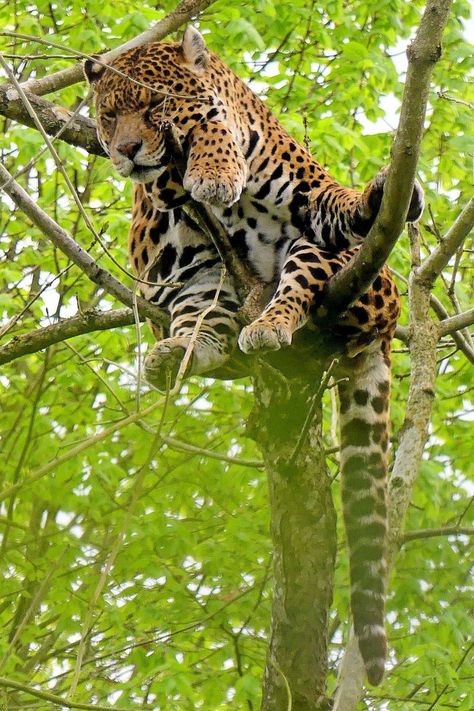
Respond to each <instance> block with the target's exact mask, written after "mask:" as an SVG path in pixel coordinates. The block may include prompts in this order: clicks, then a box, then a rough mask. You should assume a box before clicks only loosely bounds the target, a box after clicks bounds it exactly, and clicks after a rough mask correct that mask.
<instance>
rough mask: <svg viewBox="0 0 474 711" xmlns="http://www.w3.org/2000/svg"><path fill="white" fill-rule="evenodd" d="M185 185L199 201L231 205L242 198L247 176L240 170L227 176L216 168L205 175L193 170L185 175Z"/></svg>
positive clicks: (217, 204)
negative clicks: (219, 172)
mask: <svg viewBox="0 0 474 711" xmlns="http://www.w3.org/2000/svg"><path fill="white" fill-rule="evenodd" d="M183 185H184V188H185V190H187V191H188V192H189V193H190V194H191V197H192V198H193V199H194V200H197V202H204V203H207V204H209V205H216V206H219V205H225V206H226V207H229V206H230V205H233V204H234V202H237V200H238V199H239V198H240V196H241V194H242V190H243V189H244V187H245V177H244V175H243V174H241V173H240V172H239V173H238V174H237V175H228V176H227V175H224V174H218V172H217V171H215V170H214V171H213V170H208V171H206V173H205V175H204V174H201V173H200V172H198V171H195V170H194V171H193V170H191V171H189V172H187V173H186V175H185V176H184V180H183Z"/></svg>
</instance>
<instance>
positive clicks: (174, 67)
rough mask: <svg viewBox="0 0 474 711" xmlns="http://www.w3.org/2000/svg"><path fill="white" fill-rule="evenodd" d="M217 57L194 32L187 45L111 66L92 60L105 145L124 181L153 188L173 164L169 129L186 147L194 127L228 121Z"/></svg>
mask: <svg viewBox="0 0 474 711" xmlns="http://www.w3.org/2000/svg"><path fill="white" fill-rule="evenodd" d="M214 59H217V58H215V57H214V56H213V55H211V54H210V53H209V52H208V50H207V48H206V45H205V43H204V40H203V38H202V36H201V35H200V34H199V32H198V31H197V30H195V29H194V28H193V27H188V28H187V30H186V32H185V34H184V38H183V41H182V43H181V44H179V43H174V44H165V43H153V44H149V45H144V46H142V47H138V48H136V49H131V50H129V51H127V52H124V53H123V54H121V55H120V56H119V57H117V58H116V59H115V60H113V61H112V62H111V63H110V64H105V63H102V62H101V59H100V56H98V57H96V58H94V59H88V60H86V62H85V65H84V71H85V74H86V77H87V79H88V81H89V83H90V84H91V85H92V86H93V87H94V90H95V96H96V112H97V129H98V135H99V140H100V142H101V144H102V146H103V147H104V150H105V151H106V153H107V154H108V155H109V156H110V158H111V160H112V162H113V164H114V166H115V168H116V169H117V171H118V172H119V173H120V175H121V176H123V177H129V176H130V177H131V178H132V179H133V180H135V181H137V182H142V183H147V182H150V181H152V180H154V179H156V178H158V177H159V176H160V175H161V174H162V173H163V171H164V170H165V168H166V166H167V165H168V164H169V163H170V159H171V156H170V153H169V150H168V148H167V140H166V132H165V131H163V126H164V125H169V123H170V122H171V123H172V124H173V126H174V129H175V131H174V132H175V135H176V136H177V137H178V138H179V139H180V140H181V141H182V142H183V143H184V141H185V139H186V136H187V135H188V134H189V133H190V131H191V130H192V129H193V127H194V126H195V125H196V124H197V123H199V122H201V121H206V120H209V119H211V118H222V117H223V116H225V105H224V102H223V101H222V98H221V97H220V96H219V92H218V90H217V87H216V85H215V81H213V76H212V72H211V70H210V65H211V61H213V60H214Z"/></svg>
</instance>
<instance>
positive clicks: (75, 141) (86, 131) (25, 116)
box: [0, 84, 105, 156]
mask: <svg viewBox="0 0 474 711" xmlns="http://www.w3.org/2000/svg"><path fill="white" fill-rule="evenodd" d="M26 95H27V97H28V100H29V102H30V104H31V105H32V107H33V108H34V110H35V112H36V115H37V116H38V118H39V120H40V122H41V124H42V126H43V128H44V130H45V131H46V133H47V134H49V135H50V136H56V135H57V134H58V133H60V136H59V137H60V138H61V140H62V141H66V142H67V143H70V144H71V145H73V146H78V147H79V148H84V150H86V151H87V152H88V153H92V154H94V155H98V156H103V155H105V154H104V149H103V148H102V146H101V145H100V143H99V141H98V139H97V131H96V124H95V121H94V120H93V119H90V118H87V117H86V116H79V115H77V116H74V117H73V118H72V116H73V114H72V112H71V111H69V109H65V108H64V107H63V106H57V105H56V104H53V103H51V102H50V101H45V100H44V99H39V98H38V97H37V96H35V94H32V93H31V92H27V94H26ZM0 114H1V115H2V116H6V118H9V119H12V120H13V121H18V123H21V124H23V125H24V126H30V127H31V128H36V125H35V122H34V119H33V118H32V117H31V116H30V114H29V113H28V110H27V108H26V106H25V105H24V103H23V101H22V100H21V98H20V96H19V94H18V91H17V90H16V89H15V88H14V87H13V86H11V84H1V85H0Z"/></svg>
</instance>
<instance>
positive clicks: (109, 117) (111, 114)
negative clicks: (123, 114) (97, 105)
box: [102, 111, 116, 121]
mask: <svg viewBox="0 0 474 711" xmlns="http://www.w3.org/2000/svg"><path fill="white" fill-rule="evenodd" d="M102 118H103V119H105V120H106V121H115V118H116V115H115V111H104V113H103V114H102Z"/></svg>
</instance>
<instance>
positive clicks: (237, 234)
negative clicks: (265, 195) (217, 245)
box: [213, 190, 301, 283]
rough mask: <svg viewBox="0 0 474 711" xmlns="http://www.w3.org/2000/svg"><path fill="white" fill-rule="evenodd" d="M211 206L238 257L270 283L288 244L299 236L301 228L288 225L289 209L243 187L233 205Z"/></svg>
mask: <svg viewBox="0 0 474 711" xmlns="http://www.w3.org/2000/svg"><path fill="white" fill-rule="evenodd" d="M213 209H214V212H215V214H216V216H217V218H218V219H219V221H220V222H221V223H222V224H223V225H224V227H225V228H226V230H227V232H228V233H229V236H230V241H231V243H232V246H233V247H234V249H235V250H236V252H237V254H238V255H239V257H240V258H241V259H245V260H246V261H247V262H248V263H249V265H250V266H251V267H252V269H253V270H254V271H255V272H256V273H257V275H258V276H259V277H260V278H261V279H263V280H264V281H265V282H268V283H269V282H272V281H273V280H274V279H275V278H276V276H277V274H278V273H279V272H280V271H281V268H282V264H283V261H284V259H285V256H286V253H287V249H288V246H289V245H290V244H291V242H292V241H293V240H294V239H296V238H297V237H298V236H301V230H298V229H297V228H296V227H295V226H294V225H293V224H292V215H291V212H290V210H289V208H288V207H284V208H280V209H278V208H276V207H275V206H273V205H271V204H270V203H269V202H265V203H263V202H260V201H258V200H256V199H255V197H254V195H253V194H252V193H251V192H250V191H248V190H245V191H244V192H243V193H242V196H241V198H240V200H239V201H238V202H237V203H236V204H235V205H232V206H231V207H227V208H213Z"/></svg>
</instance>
